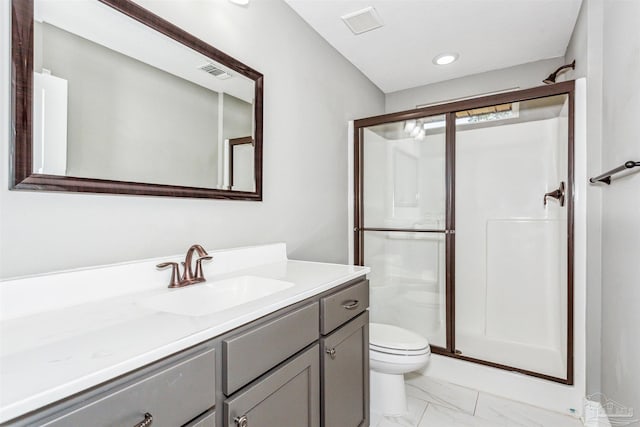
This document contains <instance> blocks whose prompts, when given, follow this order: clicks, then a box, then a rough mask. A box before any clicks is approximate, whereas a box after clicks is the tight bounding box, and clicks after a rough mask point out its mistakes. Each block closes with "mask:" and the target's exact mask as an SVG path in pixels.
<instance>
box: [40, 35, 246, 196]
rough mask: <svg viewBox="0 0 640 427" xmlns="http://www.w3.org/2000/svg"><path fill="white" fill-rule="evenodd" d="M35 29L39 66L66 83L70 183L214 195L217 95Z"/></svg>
mask: <svg viewBox="0 0 640 427" xmlns="http://www.w3.org/2000/svg"><path fill="white" fill-rule="evenodd" d="M38 26H39V27H41V33H42V44H41V46H42V50H40V51H39V53H40V54H41V55H42V67H44V68H46V69H48V70H50V71H51V72H52V74H53V75H54V76H56V77H61V78H63V79H66V80H67V81H68V82H69V101H68V108H69V109H68V128H67V129H68V131H67V144H68V145H67V175H68V176H79V177H87V178H100V179H115V180H120V181H133V182H149V183H155V184H174V185H185V186H194V187H208V188H216V185H217V183H218V171H217V168H218V146H217V139H218V118H217V117H218V93H217V92H214V91H212V90H208V89H205V88H203V87H202V86H199V85H196V84H194V83H191V82H189V81H187V80H184V79H182V78H180V77H176V76H174V75H173V74H169V73H167V72H165V71H162V70H160V69H158V68H155V67H152V66H150V65H147V64H145V63H143V62H140V61H138V60H136V59H134V58H131V57H129V56H126V55H123V54H121V53H118V52H116V51H114V50H111V49H108V48H106V47H104V46H101V45H99V44H97V43H93V42H91V41H89V40H87V39H84V38H82V37H79V36H76V35H74V34H72V33H69V32H67V31H64V30H61V29H60V28H57V27H54V26H52V25H50V24H46V23H45V24H37V25H36V27H38ZM250 117H251V112H249V118H250ZM150 156H153V161H149V159H150Z"/></svg>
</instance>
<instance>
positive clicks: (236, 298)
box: [138, 276, 294, 316]
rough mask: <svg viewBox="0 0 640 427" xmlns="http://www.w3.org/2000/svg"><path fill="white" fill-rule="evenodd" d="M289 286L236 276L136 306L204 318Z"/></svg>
mask: <svg viewBox="0 0 640 427" xmlns="http://www.w3.org/2000/svg"><path fill="white" fill-rule="evenodd" d="M293 285H294V284H293V283H291V282H285V281H283V280H276V279H267V278H264V277H259V276H239V277H232V278H230V279H224V280H218V281H211V282H205V283H202V284H197V285H190V286H187V287H185V288H181V289H176V290H172V291H169V292H167V293H164V294H161V295H155V296H153V297H149V298H145V299H143V300H139V301H138V304H140V305H142V306H143V307H147V308H150V309H152V310H158V311H163V312H167V313H173V314H181V315H183V316H205V315H208V314H213V313H216V312H218V311H222V310H226V309H228V308H231V307H235V306H237V305H240V304H244V303H247V302H250V301H254V300H257V299H259V298H263V297H266V296H268V295H271V294H274V293H276V292H280V291H283V290H285V289H287V288H290V287H292V286H293Z"/></svg>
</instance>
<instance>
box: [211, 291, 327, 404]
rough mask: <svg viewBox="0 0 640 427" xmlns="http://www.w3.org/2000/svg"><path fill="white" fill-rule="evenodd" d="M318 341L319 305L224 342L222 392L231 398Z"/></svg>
mask: <svg viewBox="0 0 640 427" xmlns="http://www.w3.org/2000/svg"><path fill="white" fill-rule="evenodd" d="M317 339H318V304H317V303H314V304H311V305H307V306H305V307H302V308H299V309H297V310H295V311H293V312H291V313H289V314H285V315H284V316H282V317H279V318H277V319H275V320H272V321H270V322H268V323H265V324H264V325H262V326H257V327H255V328H252V329H251V330H249V331H247V332H244V333H240V334H239V335H236V336H233V337H230V338H226V339H224V340H223V341H222V376H223V377H222V391H223V392H224V394H225V395H227V396H229V395H231V394H232V393H234V392H235V391H237V390H239V389H240V388H241V387H243V386H244V385H246V384H248V383H249V382H250V381H252V380H253V379H255V378H257V377H259V376H260V375H262V374H264V373H265V372H267V371H268V370H269V369H271V368H273V367H275V366H276V365H278V364H279V363H281V362H282V361H284V360H286V359H287V358H289V357H291V356H293V355H294V354H295V353H297V352H298V351H300V350H302V349H303V348H305V347H306V346H307V345H309V344H311V343H312V342H314V341H316V340H317Z"/></svg>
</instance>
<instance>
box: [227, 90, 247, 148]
mask: <svg viewBox="0 0 640 427" xmlns="http://www.w3.org/2000/svg"><path fill="white" fill-rule="evenodd" d="M222 105H223V107H222V108H223V111H224V114H223V115H222V121H223V123H222V140H223V141H224V140H227V139H231V138H242V137H244V136H252V135H253V129H252V124H253V105H251V104H249V103H248V102H244V101H243V100H241V99H238V98H236V97H235V96H231V95H229V94H227V93H225V94H224V96H223V104H222Z"/></svg>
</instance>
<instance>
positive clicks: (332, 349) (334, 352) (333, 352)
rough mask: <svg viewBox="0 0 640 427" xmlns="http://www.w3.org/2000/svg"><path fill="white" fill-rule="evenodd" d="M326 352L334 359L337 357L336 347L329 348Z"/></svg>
mask: <svg viewBox="0 0 640 427" xmlns="http://www.w3.org/2000/svg"><path fill="white" fill-rule="evenodd" d="M325 352H326V353H327V354H328V355H329V356H331V358H332V359H335V358H336V349H335V348H328V349H326V350H325Z"/></svg>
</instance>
